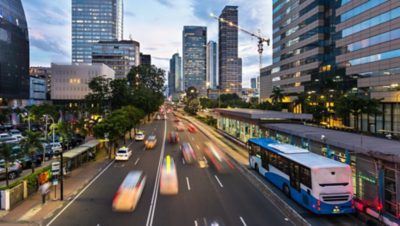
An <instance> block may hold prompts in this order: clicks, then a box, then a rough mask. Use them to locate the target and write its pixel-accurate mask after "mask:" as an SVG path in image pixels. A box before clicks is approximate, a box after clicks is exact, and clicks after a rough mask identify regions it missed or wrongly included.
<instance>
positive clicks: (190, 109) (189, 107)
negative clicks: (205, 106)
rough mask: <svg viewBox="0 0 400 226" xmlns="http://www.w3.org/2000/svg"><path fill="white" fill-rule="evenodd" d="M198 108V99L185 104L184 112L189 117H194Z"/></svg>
mask: <svg viewBox="0 0 400 226" xmlns="http://www.w3.org/2000/svg"><path fill="white" fill-rule="evenodd" d="M199 108H200V101H199V100H198V99H192V100H190V101H189V103H188V104H186V106H185V108H184V110H185V111H186V112H187V113H189V114H191V115H196V113H197V112H198V111H199Z"/></svg>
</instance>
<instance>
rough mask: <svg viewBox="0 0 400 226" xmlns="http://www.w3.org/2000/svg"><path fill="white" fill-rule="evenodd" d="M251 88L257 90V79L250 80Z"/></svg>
mask: <svg viewBox="0 0 400 226" xmlns="http://www.w3.org/2000/svg"><path fill="white" fill-rule="evenodd" d="M250 88H252V89H257V78H251V79H250Z"/></svg>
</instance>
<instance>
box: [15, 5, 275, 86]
mask: <svg viewBox="0 0 400 226" xmlns="http://www.w3.org/2000/svg"><path fill="white" fill-rule="evenodd" d="M22 2H23V4H24V9H25V14H26V17H27V20H28V26H29V36H30V46H31V48H30V51H31V53H30V55H31V59H30V60H31V66H49V65H50V63H51V62H55V63H70V62H71V0H53V1H49V0H22ZM225 5H237V6H239V25H240V26H241V27H243V28H246V29H247V30H249V31H252V32H255V33H258V31H259V30H260V31H261V33H262V34H263V36H265V37H270V38H271V36H272V1H270V0H267V1H266V0H147V1H143V0H124V39H129V38H130V37H132V39H133V40H136V41H138V42H140V50H141V52H143V53H146V54H151V55H152V63H153V64H155V65H156V66H158V67H161V68H163V69H165V70H166V71H168V67H169V59H170V58H171V56H172V55H173V54H174V53H176V52H177V51H178V52H179V54H180V55H182V30H183V26H184V25H199V26H207V29H208V30H207V32H208V40H214V41H218V21H216V20H215V19H212V18H210V16H209V14H210V13H214V14H215V15H219V14H220V13H221V11H222V9H223V8H224V6H225ZM271 39H272V38H271ZM264 49H265V50H264V60H263V64H264V66H265V65H268V64H270V63H271V55H272V48H271V47H265V48H264ZM239 57H242V59H243V86H244V87H249V86H250V78H252V77H255V76H257V74H258V73H259V62H258V53H257V40H256V39H255V38H251V37H250V36H248V35H246V34H243V33H240V32H239Z"/></svg>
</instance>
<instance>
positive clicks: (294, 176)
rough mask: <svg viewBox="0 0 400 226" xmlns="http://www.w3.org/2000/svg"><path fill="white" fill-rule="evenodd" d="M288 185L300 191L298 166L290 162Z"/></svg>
mask: <svg viewBox="0 0 400 226" xmlns="http://www.w3.org/2000/svg"><path fill="white" fill-rule="evenodd" d="M290 186H292V187H293V188H295V189H296V190H298V191H300V166H299V165H298V164H296V163H294V162H290Z"/></svg>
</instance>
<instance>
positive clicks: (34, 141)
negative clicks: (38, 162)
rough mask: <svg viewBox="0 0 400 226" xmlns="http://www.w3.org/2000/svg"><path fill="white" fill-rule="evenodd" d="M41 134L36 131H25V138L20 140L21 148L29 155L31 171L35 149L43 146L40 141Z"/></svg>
mask: <svg viewBox="0 0 400 226" xmlns="http://www.w3.org/2000/svg"><path fill="white" fill-rule="evenodd" d="M40 137H41V134H40V133H38V132H31V131H28V132H27V133H26V136H25V139H24V140H23V141H22V143H21V145H22V150H23V151H24V153H26V154H28V155H29V156H30V157H31V162H32V163H31V169H32V173H33V172H35V165H34V159H35V154H36V150H38V149H39V150H40V149H42V148H43V146H42V142H41V141H40Z"/></svg>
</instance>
